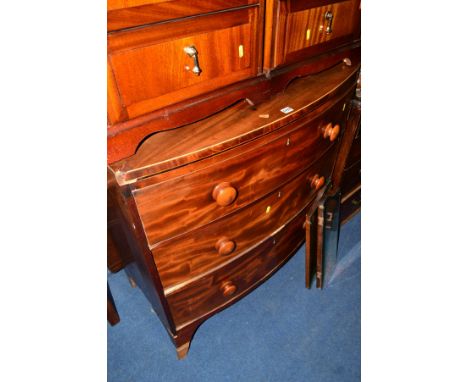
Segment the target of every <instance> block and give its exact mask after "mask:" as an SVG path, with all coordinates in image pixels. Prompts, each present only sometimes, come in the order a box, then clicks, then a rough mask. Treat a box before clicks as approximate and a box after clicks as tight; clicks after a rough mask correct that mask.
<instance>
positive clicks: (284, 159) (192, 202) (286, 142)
mask: <svg viewBox="0 0 468 382" xmlns="http://www.w3.org/2000/svg"><path fill="white" fill-rule="evenodd" d="M346 96H347V95H345V97H346ZM345 99H346V98H345ZM345 99H344V100H345ZM344 100H343V99H341V100H340V101H339V103H338V104H337V105H336V106H335V107H334V108H332V111H333V112H334V113H335V117H336V118H340V115H341V116H343V118H344V112H343V104H344V103H345V101H344ZM329 112H330V111H329ZM314 117H315V115H314V116H311V117H310V118H311V119H312V120H309V119H310V118H303V119H301V120H299V121H298V123H295V124H291V125H289V126H288V127H287V128H286V130H284V131H277V133H278V134H279V133H282V135H279V136H275V135H267V136H266V139H265V140H264V141H263V142H262V144H261V145H260V146H259V145H258V142H256V141H255V142H254V143H255V146H253V147H252V148H251V149H246V148H245V147H239V148H238V149H236V151H232V152H231V153H230V154H232V156H231V157H230V158H229V159H227V160H225V161H217V163H216V164H213V165H211V166H208V167H205V168H201V169H199V170H198V171H195V172H193V173H190V174H187V175H184V176H180V177H176V178H174V179H168V180H166V181H163V182H161V183H157V184H154V185H149V186H147V187H144V188H141V189H136V190H135V191H134V192H133V195H134V198H135V201H136V204H137V206H138V210H139V214H140V218H141V220H142V222H143V225H144V227H145V233H146V237H147V239H148V243H149V244H150V246H153V245H155V244H156V243H157V242H159V241H163V240H166V239H168V238H170V237H173V236H175V235H178V234H181V233H183V232H185V231H187V230H188V228H189V227H190V228H191V229H194V228H197V227H200V226H202V225H204V224H207V223H209V222H211V221H214V220H216V219H219V218H221V217H223V216H226V215H227V214H229V213H231V212H233V211H235V210H237V209H239V208H241V207H243V206H245V205H247V204H249V203H252V202H254V201H255V200H257V199H258V198H260V197H262V196H263V195H265V194H267V193H268V192H270V191H271V190H272V189H275V188H276V187H278V186H279V185H280V184H282V183H283V182H285V181H286V180H287V179H290V178H292V177H294V176H295V175H296V174H298V173H299V172H300V171H302V170H303V169H304V168H305V167H307V165H308V164H310V163H312V162H314V161H315V160H316V159H318V158H319V157H320V156H321V155H322V154H323V153H324V152H325V151H326V150H327V149H328V148H329V147H330V146H332V145H333V144H334V142H330V141H329V140H328V139H323V137H322V135H321V129H320V124H321V121H322V119H326V120H328V119H329V116H328V115H326V116H318V117H315V118H314ZM272 138H274V139H272ZM270 139H272V140H270ZM202 165H203V163H202V162H199V163H198V168H200V167H202ZM245 168H249V171H245ZM224 181H229V183H230V184H231V185H232V187H234V188H235V189H236V190H237V198H236V199H235V201H234V202H233V203H232V204H229V205H227V206H224V207H221V206H220V205H218V204H217V203H216V202H214V201H213V199H212V198H211V197H210V196H211V194H212V190H213V189H214V188H215V187H216V185H218V184H219V183H221V182H224ZM159 201H163V202H159Z"/></svg>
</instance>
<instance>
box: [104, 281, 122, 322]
mask: <svg viewBox="0 0 468 382" xmlns="http://www.w3.org/2000/svg"><path fill="white" fill-rule="evenodd" d="M107 321H108V322H109V324H111V325H112V326H114V325H116V324H117V323H119V322H120V316H119V313H118V312H117V307H116V306H115V302H114V297H113V296H112V293H111V291H110V288H109V284H107Z"/></svg>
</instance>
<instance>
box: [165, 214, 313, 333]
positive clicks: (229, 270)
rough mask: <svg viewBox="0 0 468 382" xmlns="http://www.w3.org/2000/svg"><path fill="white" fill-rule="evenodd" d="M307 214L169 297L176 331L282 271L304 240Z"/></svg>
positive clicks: (296, 218) (236, 298)
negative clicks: (278, 270)
mask: <svg viewBox="0 0 468 382" xmlns="http://www.w3.org/2000/svg"><path fill="white" fill-rule="evenodd" d="M304 214H305V210H303V211H301V213H299V214H298V215H297V216H296V217H295V218H294V219H293V220H291V222H290V223H288V224H287V225H286V226H285V227H284V228H283V229H281V230H280V231H278V232H277V233H275V234H274V235H273V236H271V237H270V238H268V239H267V240H265V241H264V242H262V243H261V244H260V245H259V246H257V247H255V248H254V249H253V250H252V251H250V252H248V253H246V254H245V255H244V256H242V257H240V258H239V259H237V260H235V261H233V262H232V263H230V264H228V265H227V266H225V267H222V268H221V269H218V270H216V271H214V272H213V273H210V274H208V275H206V276H204V277H203V278H201V279H199V280H197V281H195V282H193V283H190V284H188V285H187V286H185V287H184V288H182V289H181V290H178V291H177V292H174V293H173V294H170V295H168V296H167V300H168V303H169V307H170V310H171V312H172V317H173V319H174V322H175V324H176V326H177V329H179V328H181V327H183V326H186V325H188V324H189V323H191V322H193V321H195V320H197V319H199V318H202V317H204V316H206V315H208V314H210V313H211V312H213V311H215V310H219V309H221V308H223V307H225V306H227V305H228V304H230V303H232V302H234V301H235V300H238V299H239V298H241V297H242V296H243V295H245V294H246V293H248V292H249V291H250V290H252V289H253V288H255V287H256V286H258V285H259V284H260V283H261V282H262V281H263V280H265V279H267V278H268V277H269V276H270V275H271V274H272V273H274V271H275V270H277V269H279V268H280V267H281V266H282V265H283V264H284V262H285V261H286V260H287V259H288V258H289V257H290V256H291V255H292V254H293V253H294V252H295V251H296V250H297V248H298V246H299V245H300V244H301V242H302V241H303V240H304V237H305V236H304V231H303V229H302V225H303V223H304V219H305V215H304Z"/></svg>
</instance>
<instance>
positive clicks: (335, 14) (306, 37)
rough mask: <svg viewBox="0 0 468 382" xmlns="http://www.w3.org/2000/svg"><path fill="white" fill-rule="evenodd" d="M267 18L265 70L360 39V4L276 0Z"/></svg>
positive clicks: (356, 0) (352, 1)
mask: <svg viewBox="0 0 468 382" xmlns="http://www.w3.org/2000/svg"><path fill="white" fill-rule="evenodd" d="M276 4H277V5H276V11H275V12H272V13H271V14H269V13H267V15H266V18H267V20H266V24H267V25H271V28H272V29H273V32H272V33H271V34H268V33H267V35H266V39H267V41H266V45H267V46H268V45H270V48H267V49H266V50H265V58H264V59H265V68H266V69H272V68H274V67H277V66H280V65H285V64H290V63H292V62H296V61H299V60H302V59H306V58H308V57H311V56H313V55H317V54H321V53H323V52H325V51H327V50H331V49H333V48H335V47H337V46H339V45H341V44H344V43H348V42H351V41H353V40H355V39H357V38H358V37H359V33H358V30H359V26H360V23H359V7H360V0H341V1H340V0H338V1H336V0H314V1H308V0H278V1H277V3H276Z"/></svg>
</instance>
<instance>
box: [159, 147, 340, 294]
mask: <svg viewBox="0 0 468 382" xmlns="http://www.w3.org/2000/svg"><path fill="white" fill-rule="evenodd" d="M334 159H335V148H334V147H332V148H331V150H330V151H329V152H327V153H326V154H325V155H324V156H323V157H322V158H321V159H320V160H319V161H317V162H316V163H314V164H313V165H312V166H311V167H310V168H309V169H308V170H307V171H305V172H303V173H301V174H300V175H299V176H297V177H296V178H294V179H293V180H292V181H291V182H289V183H287V184H285V185H284V186H282V187H280V188H279V189H276V190H275V191H273V192H272V193H271V194H269V195H268V196H266V197H264V198H262V199H260V200H259V201H257V202H255V203H254V204H251V205H248V206H246V207H244V208H242V209H241V210H239V211H238V212H236V213H235V214H231V215H228V216H225V217H224V218H222V219H220V220H218V221H216V222H214V223H211V224H208V225H206V226H204V227H202V228H199V229H197V230H195V231H190V232H188V233H185V234H183V235H180V236H178V237H176V238H174V239H170V240H166V241H164V242H163V243H161V244H160V245H157V246H156V247H155V248H154V249H153V256H154V259H155V262H156V265H157V267H158V271H159V275H160V277H161V281H162V283H163V286H164V288H165V290H166V292H168V291H170V290H172V289H174V288H178V287H180V285H182V284H184V283H187V282H189V281H190V280H192V279H193V278H195V277H199V276H200V275H202V274H203V273H206V272H208V271H210V270H212V269H214V268H216V267H219V266H222V265H223V264H224V263H227V262H230V261H232V259H233V258H235V257H237V256H239V255H240V254H242V253H243V252H244V251H245V250H248V249H249V248H250V247H252V246H254V245H255V244H257V243H258V242H260V241H262V240H264V239H265V238H267V237H268V236H269V235H271V234H272V233H273V232H274V231H275V230H277V229H278V228H280V227H281V226H283V225H284V224H285V223H286V222H288V221H289V220H290V219H291V218H292V217H293V216H294V215H295V214H296V213H297V212H298V211H300V210H302V209H303V208H304V206H305V205H306V204H308V203H309V202H310V201H311V200H312V199H313V197H314V195H315V194H316V192H317V191H318V190H319V189H320V188H321V187H323V185H324V184H325V181H326V178H328V177H329V176H330V174H331V171H332V167H333V163H334Z"/></svg>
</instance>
